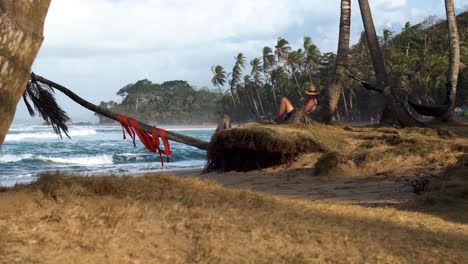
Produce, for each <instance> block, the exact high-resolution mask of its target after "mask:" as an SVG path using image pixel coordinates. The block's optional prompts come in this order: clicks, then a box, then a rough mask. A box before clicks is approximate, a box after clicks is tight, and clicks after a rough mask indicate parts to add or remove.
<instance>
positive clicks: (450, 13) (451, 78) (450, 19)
mask: <svg viewBox="0 0 468 264" xmlns="http://www.w3.org/2000/svg"><path fill="white" fill-rule="evenodd" d="M445 13H446V14H447V26H448V31H449V45H450V58H449V61H450V62H449V71H448V73H447V81H448V82H449V84H450V87H447V89H450V99H451V100H452V105H451V106H450V110H449V111H448V112H447V113H446V114H445V115H444V116H443V117H442V120H443V121H449V120H452V119H453V118H454V112H453V109H454V108H455V100H456V97H455V96H456V94H457V84H458V72H459V70H460V40H459V36H458V28H457V20H456V16H455V8H454V5H453V0H445Z"/></svg>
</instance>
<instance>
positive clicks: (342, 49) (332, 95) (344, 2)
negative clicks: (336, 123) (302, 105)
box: [311, 0, 351, 123]
mask: <svg viewBox="0 0 468 264" xmlns="http://www.w3.org/2000/svg"><path fill="white" fill-rule="evenodd" d="M350 26H351V1H350V0H341V16H340V33H339V40H338V53H337V56H336V66H335V68H336V74H335V80H334V82H333V84H332V85H331V87H330V88H329V89H328V94H326V95H325V98H324V99H323V100H322V101H323V102H322V103H321V104H320V105H319V107H318V108H317V110H315V111H313V112H312V114H311V118H312V119H314V120H317V121H320V122H324V123H328V122H330V121H331V119H332V116H333V115H334V114H335V112H336V109H337V106H338V100H339V99H340V94H341V89H343V87H344V84H345V82H346V78H347V77H346V68H345V67H343V65H347V64H348V53H349V34H350Z"/></svg>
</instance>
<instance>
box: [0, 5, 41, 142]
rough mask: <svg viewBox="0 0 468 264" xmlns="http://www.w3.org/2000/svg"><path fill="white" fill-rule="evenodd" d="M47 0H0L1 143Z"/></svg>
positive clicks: (37, 43) (31, 56)
mask: <svg viewBox="0 0 468 264" xmlns="http://www.w3.org/2000/svg"><path fill="white" fill-rule="evenodd" d="M49 4H50V0H37V1H18V0H0V81H1V84H0V116H1V117H2V121H1V122H0V146H1V145H2V143H3V140H4V139H5V136H6V134H7V132H8V129H9V128H10V124H11V122H12V120H13V116H14V115H15V112H16V105H17V104H18V101H19V99H20V98H21V96H22V95H23V92H24V90H25V89H26V84H27V82H28V80H29V73H30V71H31V65H32V64H33V62H34V59H35V58H36V55H37V52H38V51H39V47H40V46H41V44H42V40H43V35H42V33H43V28H44V20H45V17H46V14H47V10H48V8H49Z"/></svg>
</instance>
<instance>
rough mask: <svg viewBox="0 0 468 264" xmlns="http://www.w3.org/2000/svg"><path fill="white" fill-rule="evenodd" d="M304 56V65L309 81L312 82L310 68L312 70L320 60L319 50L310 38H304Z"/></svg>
mask: <svg viewBox="0 0 468 264" xmlns="http://www.w3.org/2000/svg"><path fill="white" fill-rule="evenodd" d="M303 46H304V55H305V65H306V67H307V70H308V75H309V79H310V81H311V82H313V81H312V68H314V67H315V66H316V65H317V64H318V62H319V59H320V50H319V48H318V47H317V46H316V45H315V44H314V43H313V42H312V39H311V38H310V37H307V36H306V37H304V45H303Z"/></svg>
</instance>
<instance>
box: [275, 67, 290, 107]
mask: <svg viewBox="0 0 468 264" xmlns="http://www.w3.org/2000/svg"><path fill="white" fill-rule="evenodd" d="M287 79H288V75H287V73H286V70H285V69H284V68H283V67H282V66H280V67H277V68H275V69H273V70H272V71H271V82H272V85H273V86H275V87H276V88H277V89H278V91H280V92H281V96H285V95H286V93H285V91H284V87H283V86H282V85H281V84H282V83H284V81H285V80H287ZM276 103H277V101H276Z"/></svg>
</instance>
